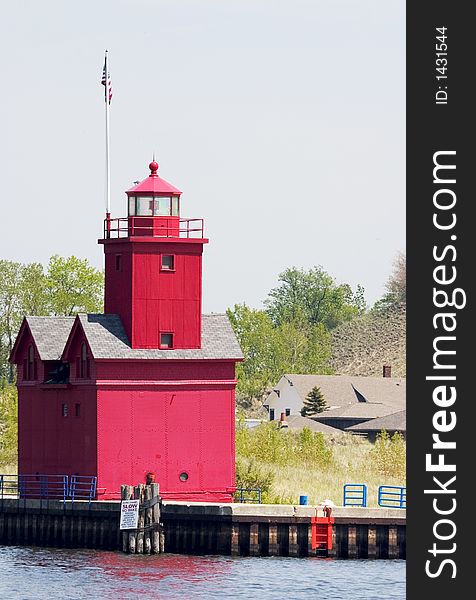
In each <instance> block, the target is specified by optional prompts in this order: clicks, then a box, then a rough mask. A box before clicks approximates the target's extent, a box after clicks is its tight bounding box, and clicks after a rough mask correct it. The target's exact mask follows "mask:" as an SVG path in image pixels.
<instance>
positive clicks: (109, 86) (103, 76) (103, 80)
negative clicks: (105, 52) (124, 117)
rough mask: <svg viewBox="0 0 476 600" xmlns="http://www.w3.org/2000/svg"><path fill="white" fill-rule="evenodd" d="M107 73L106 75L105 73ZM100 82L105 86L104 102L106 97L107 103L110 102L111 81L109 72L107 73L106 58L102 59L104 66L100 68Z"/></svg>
mask: <svg viewBox="0 0 476 600" xmlns="http://www.w3.org/2000/svg"><path fill="white" fill-rule="evenodd" d="M106 73H107V75H106ZM106 81H107V86H106ZM101 83H102V85H104V86H105V87H106V89H105V90H104V101H105V102H106V99H107V98H109V104H111V100H112V81H111V74H110V73H109V70H108V69H107V59H106V58H105V59H104V68H103V70H102V79H101Z"/></svg>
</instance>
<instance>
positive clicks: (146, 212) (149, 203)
mask: <svg viewBox="0 0 476 600" xmlns="http://www.w3.org/2000/svg"><path fill="white" fill-rule="evenodd" d="M136 211H137V216H138V217H151V216H152V215H153V214H154V199H153V198H149V197H145V198H136Z"/></svg>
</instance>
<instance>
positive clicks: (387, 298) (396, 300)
mask: <svg viewBox="0 0 476 600" xmlns="http://www.w3.org/2000/svg"><path fill="white" fill-rule="evenodd" d="M385 289H386V294H385V295H384V296H383V297H382V298H380V300H377V302H376V303H375V304H374V306H373V307H372V311H373V312H376V313H385V312H388V311H389V310H392V309H394V308H395V307H401V306H402V305H406V302H407V259H406V256H405V254H404V253H403V252H399V253H398V254H397V256H396V257H395V259H394V261H393V269H392V273H391V274H390V277H389V278H388V280H387V283H386V285H385Z"/></svg>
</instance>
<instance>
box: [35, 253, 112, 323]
mask: <svg viewBox="0 0 476 600" xmlns="http://www.w3.org/2000/svg"><path fill="white" fill-rule="evenodd" d="M46 283H47V293H48V309H49V313H50V314H53V315H65V316H70V315H75V314H77V313H79V312H86V313H93V312H102V306H103V289H104V276H103V274H102V273H101V271H98V270H97V269H95V268H94V267H91V265H90V264H89V262H88V260H87V259H80V258H76V256H70V257H68V258H64V257H62V256H58V255H54V256H52V257H51V258H50V262H49V264H48V272H47V275H46Z"/></svg>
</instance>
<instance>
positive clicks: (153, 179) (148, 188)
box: [126, 160, 182, 196]
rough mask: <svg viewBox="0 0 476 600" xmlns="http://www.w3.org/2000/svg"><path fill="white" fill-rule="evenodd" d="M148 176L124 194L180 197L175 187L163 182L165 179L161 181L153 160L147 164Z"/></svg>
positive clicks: (157, 166) (156, 165)
mask: <svg viewBox="0 0 476 600" xmlns="http://www.w3.org/2000/svg"><path fill="white" fill-rule="evenodd" d="M149 169H150V175H149V177H146V178H145V179H144V180H143V181H141V182H140V183H138V184H137V185H135V186H134V187H131V188H130V189H129V190H127V192H126V194H127V195H129V196H136V195H137V196H139V195H141V196H142V195H144V196H147V195H150V194H174V195H177V194H178V195H180V194H181V193H182V192H181V191H180V190H178V189H177V188H176V187H174V186H173V185H171V184H170V183H168V182H167V181H165V179H161V178H160V177H159V176H158V175H157V171H158V169H159V165H158V163H157V162H156V161H155V160H153V161H152V162H151V163H150V164H149Z"/></svg>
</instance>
